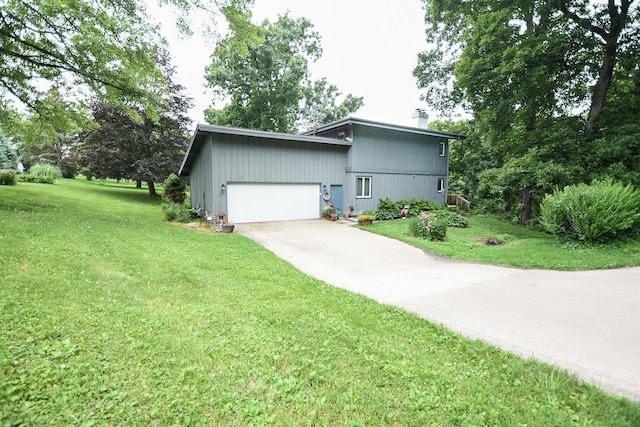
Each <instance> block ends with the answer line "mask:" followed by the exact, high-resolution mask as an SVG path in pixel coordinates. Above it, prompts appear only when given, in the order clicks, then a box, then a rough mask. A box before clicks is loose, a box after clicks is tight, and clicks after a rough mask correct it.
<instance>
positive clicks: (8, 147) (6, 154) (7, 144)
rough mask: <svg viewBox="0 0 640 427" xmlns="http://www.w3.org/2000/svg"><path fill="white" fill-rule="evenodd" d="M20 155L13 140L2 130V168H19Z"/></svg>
mask: <svg viewBox="0 0 640 427" xmlns="http://www.w3.org/2000/svg"><path fill="white" fill-rule="evenodd" d="M17 167H18V155H17V154H16V150H15V149H14V148H13V147H12V144H11V140H10V139H9V138H7V137H6V136H4V135H3V134H2V133H1V132H0V169H17Z"/></svg>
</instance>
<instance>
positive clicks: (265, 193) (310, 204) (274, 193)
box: [227, 183, 320, 223]
mask: <svg viewBox="0 0 640 427" xmlns="http://www.w3.org/2000/svg"><path fill="white" fill-rule="evenodd" d="M227 209H228V210H229V212H227V214H228V217H229V220H231V221H233V222H237V223H245V222H267V221H290V220H297V219H314V218H319V217H320V184H239V183H236V184H229V185H228V186H227Z"/></svg>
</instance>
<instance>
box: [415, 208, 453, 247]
mask: <svg viewBox="0 0 640 427" xmlns="http://www.w3.org/2000/svg"><path fill="white" fill-rule="evenodd" d="M442 212H444V211H442ZM442 212H439V213H435V212H420V213H419V214H418V216H417V217H414V218H411V219H410V220H409V235H410V236H413V237H420V238H423V239H429V240H444V238H445V237H446V236H447V219H446V218H445V217H444V215H443V214H442Z"/></svg>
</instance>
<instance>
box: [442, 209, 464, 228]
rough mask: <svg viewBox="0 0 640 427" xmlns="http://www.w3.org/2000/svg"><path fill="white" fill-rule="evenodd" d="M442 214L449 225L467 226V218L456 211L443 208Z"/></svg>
mask: <svg viewBox="0 0 640 427" xmlns="http://www.w3.org/2000/svg"><path fill="white" fill-rule="evenodd" d="M442 215H443V216H444V217H445V219H446V220H447V225H448V226H449V227H456V228H467V227H468V226H469V220H468V219H467V218H466V217H465V216H463V215H461V214H460V213H459V212H457V211H450V210H448V209H445V210H443V211H442Z"/></svg>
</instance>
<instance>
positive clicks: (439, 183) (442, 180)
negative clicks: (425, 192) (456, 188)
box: [438, 178, 444, 193]
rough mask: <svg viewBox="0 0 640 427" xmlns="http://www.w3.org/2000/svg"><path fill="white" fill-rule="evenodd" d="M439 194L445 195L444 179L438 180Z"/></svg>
mask: <svg viewBox="0 0 640 427" xmlns="http://www.w3.org/2000/svg"><path fill="white" fill-rule="evenodd" d="M438 193H444V178H438Z"/></svg>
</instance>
